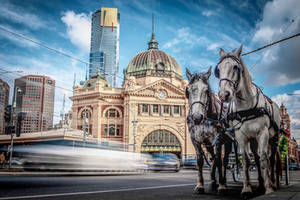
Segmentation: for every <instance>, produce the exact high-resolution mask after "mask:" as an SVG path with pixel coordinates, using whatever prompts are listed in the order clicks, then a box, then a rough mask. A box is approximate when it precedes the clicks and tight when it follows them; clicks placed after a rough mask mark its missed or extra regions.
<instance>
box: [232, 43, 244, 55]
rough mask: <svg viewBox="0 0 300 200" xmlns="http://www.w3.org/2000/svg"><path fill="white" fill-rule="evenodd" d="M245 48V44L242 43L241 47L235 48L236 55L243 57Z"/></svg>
mask: <svg viewBox="0 0 300 200" xmlns="http://www.w3.org/2000/svg"><path fill="white" fill-rule="evenodd" d="M242 50H243V45H242V44H241V46H240V48H238V49H237V50H235V52H234V53H235V55H237V57H241V53H242Z"/></svg>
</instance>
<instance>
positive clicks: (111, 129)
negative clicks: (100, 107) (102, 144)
mask: <svg viewBox="0 0 300 200" xmlns="http://www.w3.org/2000/svg"><path fill="white" fill-rule="evenodd" d="M120 129H121V126H120V125H119V124H117V125H116V124H104V135H105V136H111V137H114V136H120V135H121V134H120V133H121V131H120Z"/></svg>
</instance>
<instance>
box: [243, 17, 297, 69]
mask: <svg viewBox="0 0 300 200" xmlns="http://www.w3.org/2000/svg"><path fill="white" fill-rule="evenodd" d="M298 17H299V15H298V16H297V17H295V19H297V18H298ZM294 21H295V20H294V19H292V20H291V22H290V23H289V24H288V25H287V26H286V28H285V29H284V31H283V32H282V34H284V33H285V32H286V31H287V30H288V29H289V28H290V26H291V25H292V24H293V23H294ZM278 39H279V35H278V37H276V40H278ZM261 58H262V56H260V57H259V58H258V59H257V61H256V62H255V63H254V65H252V66H251V67H250V68H249V71H251V70H252V69H254V67H255V66H256V65H257V64H258V62H259V61H260V59H261Z"/></svg>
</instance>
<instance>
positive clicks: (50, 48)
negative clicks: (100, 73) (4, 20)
mask: <svg viewBox="0 0 300 200" xmlns="http://www.w3.org/2000/svg"><path fill="white" fill-rule="evenodd" d="M0 29H1V30H3V31H6V32H8V33H10V34H12V35H14V36H17V37H19V38H22V39H24V40H27V41H29V42H32V43H34V44H36V45H39V46H41V47H44V48H46V49H48V50H50V51H53V52H55V53H58V54H60V55H63V56H66V57H68V58H70V59H71V60H75V61H78V62H80V63H83V64H85V65H86V68H87V66H89V65H92V63H90V62H86V61H83V60H81V59H79V58H76V57H74V56H71V55H69V54H67V53H65V52H63V51H60V50H57V49H55V48H52V47H49V46H47V45H45V44H43V43H41V42H37V41H35V40H33V39H31V38H28V37H26V36H24V35H22V34H19V33H16V32H14V31H12V30H9V29H7V28H5V27H3V26H0ZM107 74H110V75H111V76H114V75H115V76H117V77H119V78H121V79H123V80H124V79H125V78H123V77H121V76H119V75H118V74H112V73H107ZM128 81H129V82H132V81H130V80H128Z"/></svg>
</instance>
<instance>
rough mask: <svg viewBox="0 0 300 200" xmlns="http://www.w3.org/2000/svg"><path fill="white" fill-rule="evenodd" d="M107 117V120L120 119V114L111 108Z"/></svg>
mask: <svg viewBox="0 0 300 200" xmlns="http://www.w3.org/2000/svg"><path fill="white" fill-rule="evenodd" d="M105 117H106V118H119V117H120V113H119V112H118V111H117V110H116V109H114V108H110V109H109V110H108V111H106V113H105Z"/></svg>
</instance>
